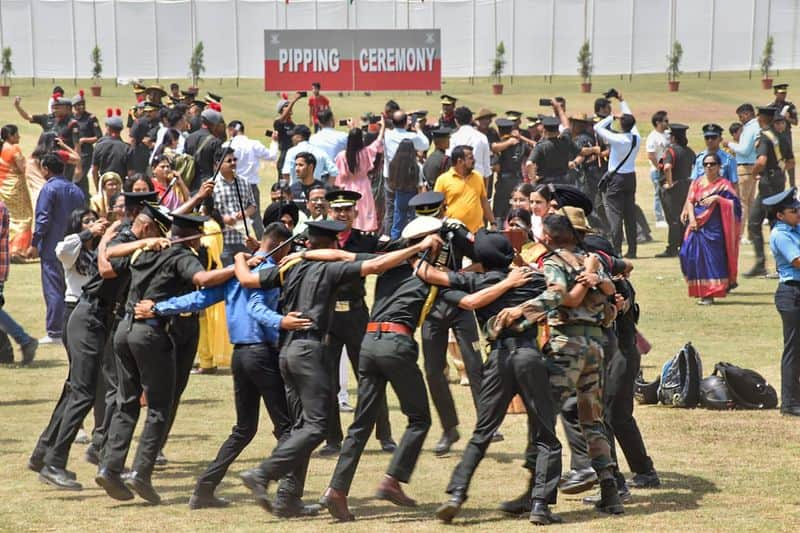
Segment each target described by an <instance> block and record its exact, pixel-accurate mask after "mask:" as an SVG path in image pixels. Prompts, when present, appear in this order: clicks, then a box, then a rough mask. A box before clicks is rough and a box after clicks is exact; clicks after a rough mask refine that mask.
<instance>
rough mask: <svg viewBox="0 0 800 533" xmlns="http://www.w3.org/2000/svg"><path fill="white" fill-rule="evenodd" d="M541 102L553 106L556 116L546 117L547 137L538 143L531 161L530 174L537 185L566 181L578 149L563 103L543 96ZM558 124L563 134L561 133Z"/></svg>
mask: <svg viewBox="0 0 800 533" xmlns="http://www.w3.org/2000/svg"><path fill="white" fill-rule="evenodd" d="M539 105H542V106H545V105H549V106H551V107H552V108H553V112H554V113H555V114H556V116H555V117H543V118H542V125H543V126H544V138H543V139H542V140H541V141H539V142H538V143H537V144H536V147H535V148H534V149H533V151H532V152H531V155H530V157H529V158H528V161H527V162H526V163H525V166H526V168H527V169H528V177H529V178H530V179H531V182H533V183H538V184H543V185H544V184H548V183H567V181H568V178H567V173H568V172H569V169H570V164H571V162H572V159H573V158H574V157H575V156H577V155H578V150H577V147H576V146H575V144H574V143H573V142H572V134H571V133H570V129H569V120H568V119H567V115H566V114H565V113H564V108H563V107H562V106H561V103H560V102H559V101H558V100H556V99H555V98H552V99H551V98H542V99H540V100H539ZM559 126H560V127H561V133H559Z"/></svg>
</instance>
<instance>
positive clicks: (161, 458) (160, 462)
mask: <svg viewBox="0 0 800 533" xmlns="http://www.w3.org/2000/svg"><path fill="white" fill-rule="evenodd" d="M168 463H169V459H167V456H166V455H164V450H160V451H159V452H158V455H156V462H155V463H154V464H155V465H156V466H167V464H168Z"/></svg>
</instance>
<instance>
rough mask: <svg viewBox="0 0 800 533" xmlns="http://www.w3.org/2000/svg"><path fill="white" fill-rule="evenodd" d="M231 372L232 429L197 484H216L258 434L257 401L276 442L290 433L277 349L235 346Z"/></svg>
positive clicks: (265, 346) (290, 427) (266, 346)
mask: <svg viewBox="0 0 800 533" xmlns="http://www.w3.org/2000/svg"><path fill="white" fill-rule="evenodd" d="M231 371H232V372H233V393H234V403H235V405H236V425H235V426H233V429H232V430H231V434H230V436H229V437H228V438H227V440H226V441H225V442H224V443H223V444H222V446H221V447H220V449H219V451H218V452H217V457H216V458H215V459H214V461H213V462H212V463H211V464H210V465H208V468H206V471H205V472H203V474H202V475H201V476H200V477H199V478H198V480H197V482H198V483H211V484H213V485H214V486H217V485H219V484H220V482H221V481H222V478H223V477H225V473H226V472H227V471H228V468H229V467H230V466H231V463H233V462H234V461H235V460H236V458H237V457H238V456H239V454H240V453H242V450H244V449H245V448H246V447H247V445H248V444H250V441H252V440H253V437H255V435H256V432H257V431H258V415H259V411H260V409H261V406H260V401H263V402H264V407H266V408H267V413H269V417H270V419H271V420H272V427H273V431H272V434H273V435H275V438H276V439H278V440H279V441H280V440H281V439H285V438H287V437H288V436H289V432H290V431H291V429H292V420H291V418H290V417H289V408H288V406H287V404H286V392H285V389H284V385H283V378H282V377H281V371H280V368H279V365H278V349H277V348H273V347H272V346H270V345H269V344H267V343H259V344H237V345H235V346H234V348H233V357H232V360H231Z"/></svg>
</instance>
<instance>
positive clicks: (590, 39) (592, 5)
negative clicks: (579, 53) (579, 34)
mask: <svg viewBox="0 0 800 533" xmlns="http://www.w3.org/2000/svg"><path fill="white" fill-rule="evenodd" d="M590 9H591V20H592V24H591V27H590V29H589V37H588V38H589V41H590V43H591V44H590V45H589V49H590V50H591V51H592V53H594V34H595V31H594V28H595V23H596V20H595V17H596V16H597V13H596V11H595V9H594V0H592V3H591V8H590Z"/></svg>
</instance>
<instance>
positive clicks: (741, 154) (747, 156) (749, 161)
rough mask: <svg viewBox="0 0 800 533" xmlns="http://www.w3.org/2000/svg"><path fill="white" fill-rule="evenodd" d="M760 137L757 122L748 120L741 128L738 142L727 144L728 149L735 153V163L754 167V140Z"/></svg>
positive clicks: (755, 155) (759, 128)
mask: <svg viewBox="0 0 800 533" xmlns="http://www.w3.org/2000/svg"><path fill="white" fill-rule="evenodd" d="M759 135H761V127H759V125H758V120H756V119H754V118H753V119H750V120H748V121H747V124H745V125H744V126H743V127H742V135H741V137H739V142H738V143H737V142H732V143H728V148H730V149H731V150H733V151H734V153H736V163H737V164H739V165H754V164H755V163H756V158H757V157H758V155H757V154H756V139H758V136H759Z"/></svg>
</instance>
